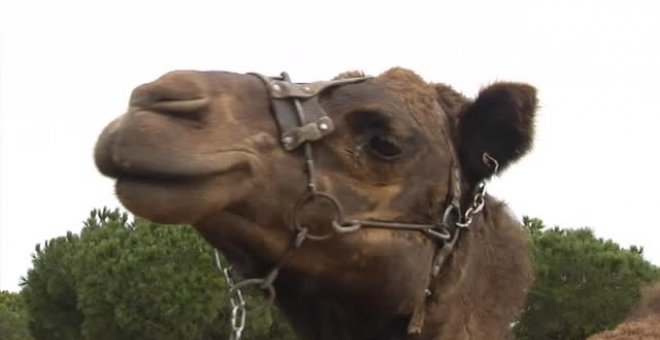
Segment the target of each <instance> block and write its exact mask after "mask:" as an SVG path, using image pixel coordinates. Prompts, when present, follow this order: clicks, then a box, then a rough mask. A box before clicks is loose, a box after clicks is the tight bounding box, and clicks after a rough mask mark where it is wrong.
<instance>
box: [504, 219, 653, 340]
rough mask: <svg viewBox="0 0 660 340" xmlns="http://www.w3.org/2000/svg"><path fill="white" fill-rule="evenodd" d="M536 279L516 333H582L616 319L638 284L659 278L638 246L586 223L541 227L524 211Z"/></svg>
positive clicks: (578, 335)
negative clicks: (619, 241)
mask: <svg viewBox="0 0 660 340" xmlns="http://www.w3.org/2000/svg"><path fill="white" fill-rule="evenodd" d="M524 224H525V227H526V229H527V230H528V232H529V233H530V235H531V239H532V258H533V263H534V271H535V276H536V281H535V284H534V287H533V288H532V291H531V293H530V295H529V297H528V302H527V307H526V309H525V312H524V313H523V315H522V317H521V320H520V322H519V323H518V324H517V325H516V328H515V331H516V335H517V338H518V339H562V340H571V339H585V338H586V337H587V336H588V335H591V334H593V333H596V332H599V331H602V330H605V329H608V328H611V327H613V326H615V325H616V324H618V323H619V322H621V321H622V320H623V319H624V318H625V317H626V316H627V315H628V314H629V313H630V310H631V308H632V307H633V305H634V304H635V303H636V302H637V301H638V299H639V294H640V287H641V286H643V285H645V284H646V283H649V282H652V281H654V280H658V279H660V270H659V269H658V268H657V267H655V266H653V265H652V264H650V263H649V262H647V261H645V260H644V258H643V257H642V255H643V249H641V248H637V247H634V246H633V247H630V249H623V248H621V247H620V246H619V245H617V244H616V243H614V242H612V241H610V240H607V241H605V240H603V239H599V238H596V237H595V236H594V234H593V232H592V231H591V230H590V229H587V228H583V229H576V230H569V229H560V228H557V227H555V228H552V229H547V230H546V228H545V226H544V225H543V222H542V221H541V220H539V219H530V218H527V217H525V218H524Z"/></svg>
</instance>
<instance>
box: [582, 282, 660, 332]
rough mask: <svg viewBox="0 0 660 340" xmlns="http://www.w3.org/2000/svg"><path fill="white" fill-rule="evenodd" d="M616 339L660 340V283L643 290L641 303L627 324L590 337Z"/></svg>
mask: <svg viewBox="0 0 660 340" xmlns="http://www.w3.org/2000/svg"><path fill="white" fill-rule="evenodd" d="M615 339H616V340H652V339H653V340H655V339H660V282H658V283H655V284H654V285H651V286H649V287H646V288H644V289H643V290H642V297H641V299H640V302H639V304H638V305H637V307H636V308H635V309H634V310H633V312H632V313H631V315H630V317H629V318H628V320H627V321H626V322H624V323H622V324H621V325H619V326H618V327H617V328H615V329H614V330H611V331H606V332H603V333H599V334H596V335H594V336H591V337H589V340H615Z"/></svg>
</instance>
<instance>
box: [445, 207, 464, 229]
mask: <svg viewBox="0 0 660 340" xmlns="http://www.w3.org/2000/svg"><path fill="white" fill-rule="evenodd" d="M452 212H453V213H455V214H456V216H455V217H456V220H457V221H458V219H459V218H460V213H461V212H460V211H458V207H456V206H455V205H454V204H453V203H449V205H447V208H445V212H444V214H442V224H443V225H444V226H445V228H447V227H449V217H451V213H452Z"/></svg>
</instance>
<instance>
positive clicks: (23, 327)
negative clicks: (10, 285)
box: [0, 291, 31, 340]
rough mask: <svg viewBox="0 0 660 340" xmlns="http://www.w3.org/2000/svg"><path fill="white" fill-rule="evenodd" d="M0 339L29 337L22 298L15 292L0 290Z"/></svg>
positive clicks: (23, 338)
mask: <svg viewBox="0 0 660 340" xmlns="http://www.w3.org/2000/svg"><path fill="white" fill-rule="evenodd" d="M0 339H3V340H28V339H31V337H30V333H29V332H28V327H27V316H26V315H25V307H24V304H23V300H22V299H21V297H20V295H18V294H16V293H12V292H7V291H0Z"/></svg>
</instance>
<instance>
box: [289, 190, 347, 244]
mask: <svg viewBox="0 0 660 340" xmlns="http://www.w3.org/2000/svg"><path fill="white" fill-rule="evenodd" d="M317 198H320V199H322V200H326V201H327V202H330V204H331V205H332V207H333V209H334V210H335V217H334V219H333V220H332V229H331V230H330V231H329V232H328V233H326V234H313V233H311V232H310V231H309V228H307V227H304V226H303V225H302V223H301V222H300V213H301V211H303V209H304V207H305V205H307V204H309V203H310V202H312V201H314V200H315V199H317ZM337 221H339V222H337ZM343 221H344V209H343V208H342V207H341V204H339V201H337V199H336V198H335V197H334V196H332V195H330V194H328V193H325V192H320V191H317V192H309V193H308V194H307V195H305V196H303V198H302V199H301V200H299V201H298V203H297V204H296V206H295V208H294V212H293V227H294V228H295V229H296V230H297V231H301V230H303V229H305V228H306V229H308V230H307V233H306V238H309V239H312V240H315V241H321V240H325V239H328V238H330V237H331V236H332V235H333V233H334V232H339V233H341V232H346V229H347V228H348V227H343V226H341V223H343ZM336 223H340V227H339V228H340V229H343V230H341V231H340V230H338V229H337V227H336V226H335V224H336Z"/></svg>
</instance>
